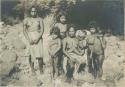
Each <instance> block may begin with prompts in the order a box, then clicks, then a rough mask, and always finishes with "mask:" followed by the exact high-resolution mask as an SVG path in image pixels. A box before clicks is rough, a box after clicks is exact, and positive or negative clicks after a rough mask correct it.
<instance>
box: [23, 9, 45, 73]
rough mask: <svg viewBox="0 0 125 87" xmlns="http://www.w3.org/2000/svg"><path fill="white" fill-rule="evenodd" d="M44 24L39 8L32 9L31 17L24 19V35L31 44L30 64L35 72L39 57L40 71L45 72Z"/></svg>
mask: <svg viewBox="0 0 125 87" xmlns="http://www.w3.org/2000/svg"><path fill="white" fill-rule="evenodd" d="M43 32H44V24H43V21H42V19H41V18H39V17H38V16H37V9H36V8H35V7H32V8H31V9H30V17H27V18H25V19H24V36H25V38H26V39H27V41H28V43H29V46H30V58H29V62H30V66H31V71H32V73H33V74H35V69H34V62H35V61H36V59H38V64H39V70H40V73H43V42H42V41H43V40H42V36H43Z"/></svg>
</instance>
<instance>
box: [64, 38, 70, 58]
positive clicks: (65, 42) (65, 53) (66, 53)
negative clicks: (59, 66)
mask: <svg viewBox="0 0 125 87" xmlns="http://www.w3.org/2000/svg"><path fill="white" fill-rule="evenodd" d="M66 46H67V41H66V38H65V39H64V40H63V53H64V55H65V56H67V57H68V58H71V57H70V55H69V54H68V52H67V51H66Z"/></svg>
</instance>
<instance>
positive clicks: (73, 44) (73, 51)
mask: <svg viewBox="0 0 125 87" xmlns="http://www.w3.org/2000/svg"><path fill="white" fill-rule="evenodd" d="M67 33H68V36H67V37H66V38H65V39H64V41H63V52H64V55H65V58H66V59H67V60H65V61H64V65H66V64H69V68H68V69H67V74H66V76H67V79H68V81H71V79H72V78H73V77H75V76H76V73H77V71H78V68H79V64H81V63H83V62H84V61H85V59H84V58H83V57H82V56H81V53H80V52H79V51H78V50H77V46H78V40H77V39H76V37H75V27H74V26H70V27H69V28H68V32H67Z"/></svg>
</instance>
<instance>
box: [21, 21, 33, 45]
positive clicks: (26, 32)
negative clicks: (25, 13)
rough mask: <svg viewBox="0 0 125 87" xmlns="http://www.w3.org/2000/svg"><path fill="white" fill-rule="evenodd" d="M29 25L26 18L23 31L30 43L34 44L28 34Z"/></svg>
mask: <svg viewBox="0 0 125 87" xmlns="http://www.w3.org/2000/svg"><path fill="white" fill-rule="evenodd" d="M28 27H29V26H28V25H27V20H26V19H25V20H24V22H23V33H24V36H25V38H26V39H27V40H28V42H29V43H30V44H33V41H32V40H31V39H30V37H29V35H28V31H27V29H28Z"/></svg>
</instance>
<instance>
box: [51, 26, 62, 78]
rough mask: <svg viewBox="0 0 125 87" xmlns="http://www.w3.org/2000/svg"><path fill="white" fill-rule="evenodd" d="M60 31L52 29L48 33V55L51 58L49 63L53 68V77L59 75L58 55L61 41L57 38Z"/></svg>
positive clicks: (55, 28)
mask: <svg viewBox="0 0 125 87" xmlns="http://www.w3.org/2000/svg"><path fill="white" fill-rule="evenodd" d="M59 34H60V30H59V29H58V28H57V27H53V28H52V30H51V31H50V35H51V40H50V42H49V54H50V56H51V62H52V67H53V71H52V72H53V77H54V78H55V77H57V76H58V73H59V64H58V62H59V53H60V49H61V40H60V38H59Z"/></svg>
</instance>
